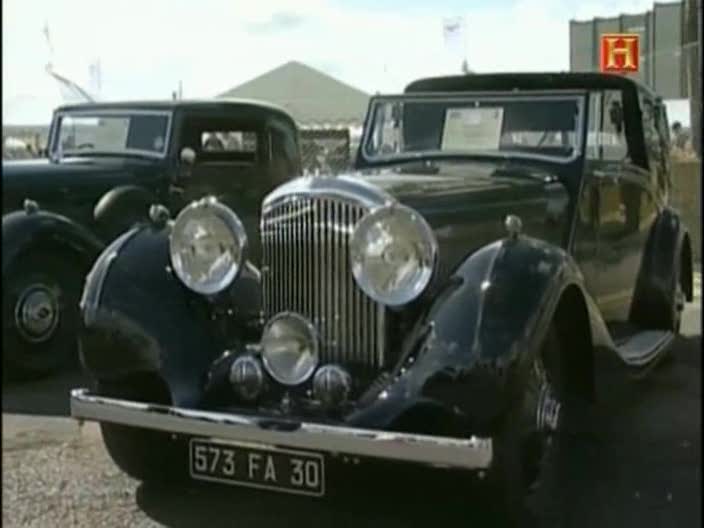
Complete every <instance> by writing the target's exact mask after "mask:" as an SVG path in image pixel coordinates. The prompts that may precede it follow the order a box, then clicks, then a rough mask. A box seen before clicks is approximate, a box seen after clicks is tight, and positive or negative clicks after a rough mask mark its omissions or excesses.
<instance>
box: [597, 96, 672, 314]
mask: <svg viewBox="0 0 704 528" xmlns="http://www.w3.org/2000/svg"><path fill="white" fill-rule="evenodd" d="M627 126H629V123H628V122H627V120H625V119H623V106H622V101H621V92H620V91H617V90H611V91H609V90H607V91H604V92H603V94H602V106H601V131H600V135H599V151H600V152H599V156H598V162H597V163H596V164H595V170H594V176H595V179H596V180H597V181H598V221H597V224H598V234H597V238H598V249H597V261H598V270H599V279H598V285H597V287H596V301H597V304H598V305H599V307H600V309H601V311H602V314H603V315H604V318H605V319H606V320H607V321H610V322H623V321H627V320H628V314H629V310H630V304H631V299H632V297H633V292H634V290H635V285H636V281H637V278H638V273H639V270H640V264H641V260H642V256H643V249H644V247H645V244H646V241H647V237H648V234H649V232H650V228H651V226H652V224H653V222H654V221H655V218H656V216H657V207H656V198H655V196H654V193H653V188H654V186H653V181H655V180H656V179H657V177H658V176H657V173H655V172H650V171H648V170H646V169H645V168H643V167H640V166H638V165H635V164H634V163H632V162H631V160H630V155H629V150H628V144H627V141H626V130H625V128H626V127H627ZM631 126H632V125H631Z"/></svg>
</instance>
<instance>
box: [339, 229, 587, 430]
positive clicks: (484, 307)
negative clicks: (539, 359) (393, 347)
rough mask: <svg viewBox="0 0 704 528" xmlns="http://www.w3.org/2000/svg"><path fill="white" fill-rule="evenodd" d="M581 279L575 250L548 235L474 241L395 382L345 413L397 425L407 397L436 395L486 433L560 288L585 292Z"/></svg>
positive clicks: (512, 392)
mask: <svg viewBox="0 0 704 528" xmlns="http://www.w3.org/2000/svg"><path fill="white" fill-rule="evenodd" d="M582 284H583V279H582V276H581V273H580V271H579V269H578V268H577V266H576V264H575V263H574V261H573V259H572V258H571V257H570V256H569V255H568V254H567V253H565V252H564V251H563V250H562V249H560V248H557V247H555V246H552V245H550V244H547V243H545V242H542V241H538V240H535V239H531V238H526V237H521V238H518V239H515V240H514V239H509V240H503V241H499V242H496V243H493V244H491V245H489V246H486V247H484V248H482V249H480V250H479V251H477V252H475V253H474V254H472V255H471V256H470V257H469V258H468V259H467V260H466V261H465V262H464V263H463V264H461V265H460V266H459V268H458V269H457V270H456V271H455V272H454V274H453V275H452V277H451V279H450V281H449V282H448V284H447V286H446V287H445V289H444V290H443V291H442V292H441V293H440V294H439V296H438V297H437V298H436V300H435V301H434V303H433V304H432V306H431V307H430V309H429V310H428V312H427V314H426V316H425V317H424V318H423V320H422V321H421V323H420V324H419V325H418V327H417V330H416V337H415V338H412V339H410V340H409V344H408V345H407V348H406V353H405V356H404V358H403V359H402V361H401V362H400V363H399V365H398V367H397V368H396V370H395V372H394V374H393V379H392V381H391V382H390V383H388V384H387V385H386V386H385V387H384V388H383V390H381V391H380V392H379V393H378V394H376V395H374V398H375V399H374V401H373V403H371V404H369V405H368V406H367V407H365V408H364V409H363V410H361V411H359V412H357V413H356V414H354V415H353V416H351V417H350V421H351V422H352V423H354V424H358V425H365V426H370V425H375V426H381V427H392V428H394V424H395V422H397V421H398V420H402V419H405V416H407V414H408V412H409V409H412V408H413V406H414V405H416V404H418V405H421V406H423V407H424V408H432V407H433V405H432V404H431V402H434V404H435V407H436V408H441V409H443V412H444V414H446V415H448V416H452V417H453V420H456V421H457V423H461V424H463V426H462V427H464V428H465V429H466V431H464V432H466V433H467V434H469V433H486V432H489V433H490V432H491V429H492V427H493V424H494V423H495V420H496V419H497V418H498V417H499V416H501V414H502V413H503V412H504V411H505V410H506V408H507V406H508V405H510V404H511V402H512V401H513V399H514V398H515V396H516V395H518V394H520V393H521V391H522V390H523V387H524V386H525V381H526V379H527V376H526V374H527V373H528V369H529V368H530V367H531V365H532V359H533V358H534V356H535V354H536V353H537V351H539V349H540V347H541V345H542V342H543V339H544V338H545V336H546V333H547V331H548V329H549V326H550V324H551V322H552V320H553V318H554V315H555V311H556V308H557V305H558V302H559V301H560V299H561V296H562V294H563V292H565V290H566V289H567V288H568V287H570V286H572V287H573V288H577V289H578V291H579V292H580V293H581V294H582V295H585V293H584V289H583V286H582ZM587 324H588V323H587ZM587 331H588V330H587ZM437 404H440V405H437ZM435 415H436V416H438V412H437V411H436V412H435ZM457 432H458V433H459V434H462V432H463V431H457Z"/></svg>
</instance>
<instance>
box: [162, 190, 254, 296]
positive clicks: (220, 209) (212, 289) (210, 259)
mask: <svg viewBox="0 0 704 528" xmlns="http://www.w3.org/2000/svg"><path fill="white" fill-rule="evenodd" d="M246 246H247V234H246V233H245V230H244V226H243V225H242V222H241V221H240V219H239V218H238V217H237V215H236V214H235V213H234V212H233V211H232V210H231V209H230V208H228V207H227V206H225V205H223V204H221V203H220V202H218V201H217V200H216V199H215V198H213V197H208V198H203V199H202V200H199V201H197V202H193V203H192V204H190V205H189V206H187V207H185V208H184V209H183V210H182V211H181V212H180V213H179V215H178V216H177V217H176V220H175V222H174V225H173V228H172V230H171V235H170V239H169V251H170V253H171V265H172V266H173V269H174V271H175V272H176V275H177V276H178V278H179V279H181V281H182V282H183V283H184V284H185V285H186V286H187V287H188V288H190V289H191V290H193V291H195V292H197V293H201V294H203V295H213V294H216V293H218V292H220V291H222V290H224V289H225V288H227V287H228V286H229V285H230V284H232V281H234V280H235V278H236V277H237V274H238V273H239V272H240V270H241V269H242V262H243V260H244V252H245V248H246Z"/></svg>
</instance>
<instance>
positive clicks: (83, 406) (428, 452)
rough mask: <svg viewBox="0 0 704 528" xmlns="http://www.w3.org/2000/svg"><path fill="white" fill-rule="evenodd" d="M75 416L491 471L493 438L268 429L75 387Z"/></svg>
mask: <svg viewBox="0 0 704 528" xmlns="http://www.w3.org/2000/svg"><path fill="white" fill-rule="evenodd" d="M71 416H72V417H73V418H76V419H78V420H91V421H98V422H101V421H105V422H110V423H115V424H122V425H128V426H133V427H144V428H147V429H156V430H159V431H167V432H171V433H176V434H184V435H193V436H202V437H212V438H220V439H223V440H236V441H240V442H252V443H255V444H260V445H264V446H271V445H273V446H281V447H287V448H300V449H311V450H316V451H323V452H327V453H344V454H349V455H357V456H364V457H374V458H383V459H389V460H397V461H403V462H415V463H422V464H430V465H437V466H444V467H455V468H462V469H487V468H489V467H490V466H491V462H492V459H493V443H492V439H491V438H479V437H475V436H472V437H470V438H467V439H465V438H453V437H445V436H431V435H417V434H407V433H394V432H387V431H380V430H374V429H359V428H352V427H344V426H331V425H323V424H317V423H312V422H298V423H297V424H296V425H297V427H296V428H295V429H293V430H291V429H290V428H287V430H285V431H284V430H277V429H272V428H267V427H266V425H265V424H267V423H269V424H270V423H271V421H272V420H271V418H267V417H263V416H243V415H237V414H226V413H220V412H209V411H199V410H193V409H184V408H179V407H169V406H165V405H156V404H149V403H140V402H135V401H130V400H121V399H115V398H104V397H102V396H97V395H95V394H92V393H90V392H89V391H88V389H74V390H72V391H71Z"/></svg>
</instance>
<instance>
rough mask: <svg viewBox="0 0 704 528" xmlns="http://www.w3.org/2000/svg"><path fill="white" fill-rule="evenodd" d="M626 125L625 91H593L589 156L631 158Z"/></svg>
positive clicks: (597, 158) (590, 104)
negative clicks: (623, 93)
mask: <svg viewBox="0 0 704 528" xmlns="http://www.w3.org/2000/svg"><path fill="white" fill-rule="evenodd" d="M625 127H626V123H625V119H624V113H623V101H622V99H621V92H620V91H618V90H604V91H601V92H592V93H591V94H590V97H589V124H588V132H587V147H586V156H587V158H588V159H592V160H602V161H623V160H624V159H626V158H628V143H627V141H626V130H625Z"/></svg>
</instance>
